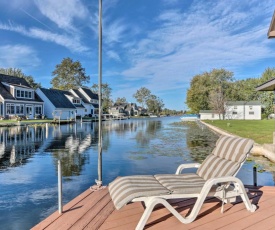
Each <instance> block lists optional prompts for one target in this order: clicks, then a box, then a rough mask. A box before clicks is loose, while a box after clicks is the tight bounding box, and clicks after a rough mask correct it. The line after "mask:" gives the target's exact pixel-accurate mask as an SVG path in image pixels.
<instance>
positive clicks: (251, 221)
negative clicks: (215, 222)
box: [224, 202, 275, 230]
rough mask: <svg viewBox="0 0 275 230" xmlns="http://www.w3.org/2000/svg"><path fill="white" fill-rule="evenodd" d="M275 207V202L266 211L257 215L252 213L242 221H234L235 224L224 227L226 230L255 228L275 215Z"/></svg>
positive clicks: (261, 211)
mask: <svg viewBox="0 0 275 230" xmlns="http://www.w3.org/2000/svg"><path fill="white" fill-rule="evenodd" d="M270 205H271V204H270ZM274 205H275V202H273V203H272V205H271V206H270V207H266V208H265V209H262V210H259V211H258V212H257V213H255V212H254V213H251V215H247V216H245V217H243V218H242V219H239V220H237V221H234V222H233V223H229V224H228V225H226V226H225V227H224V230H227V229H236V228H239V229H245V228H248V227H250V226H253V227H254V225H255V224H257V223H258V222H259V221H261V220H264V219H266V218H267V217H271V216H274V215H275V209H274Z"/></svg>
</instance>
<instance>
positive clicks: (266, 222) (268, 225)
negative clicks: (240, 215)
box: [245, 213, 275, 230]
mask: <svg viewBox="0 0 275 230" xmlns="http://www.w3.org/2000/svg"><path fill="white" fill-rule="evenodd" d="M274 220H275V214H274V213H273V214H272V215H271V216H269V217H267V218H264V219H261V220H260V221H258V222H257V223H255V224H254V225H252V226H249V227H247V228H245V230H255V229H263V226H264V227H265V230H268V229H275V223H274V222H275V221H274Z"/></svg>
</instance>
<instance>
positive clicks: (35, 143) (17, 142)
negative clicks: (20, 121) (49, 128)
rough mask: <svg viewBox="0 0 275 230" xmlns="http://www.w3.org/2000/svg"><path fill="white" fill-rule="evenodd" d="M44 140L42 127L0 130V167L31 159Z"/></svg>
mask: <svg viewBox="0 0 275 230" xmlns="http://www.w3.org/2000/svg"><path fill="white" fill-rule="evenodd" d="M44 139H45V132H44V129H42V127H22V126H16V127H10V128H1V129H0V167H8V166H14V165H17V164H22V163H24V161H25V160H26V159H27V158H29V157H31V155H32V154H33V153H35V151H36V150H37V149H38V148H39V146H40V145H41V144H42V142H43V140H44Z"/></svg>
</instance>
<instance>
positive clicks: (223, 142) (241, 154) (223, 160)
mask: <svg viewBox="0 0 275 230" xmlns="http://www.w3.org/2000/svg"><path fill="white" fill-rule="evenodd" d="M253 144H254V141H253V140H251V139H247V138H240V137H231V136H225V135H222V136H221V137H220V138H219V139H218V140H217V142H216V147H215V148H214V149H213V151H212V153H211V154H210V155H209V156H208V157H207V158H206V159H205V160H204V161H203V162H202V164H201V166H200V168H199V169H198V170H197V174H198V175H199V176H200V177H202V178H203V179H204V180H208V179H210V178H215V177H222V176H235V175H236V174H237V173H238V171H239V169H240V168H241V166H242V164H243V163H244V162H245V160H246V158H247V156H248V154H249V152H250V150H251V149H252V147H253Z"/></svg>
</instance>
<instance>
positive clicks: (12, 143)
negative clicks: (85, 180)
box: [0, 123, 97, 168]
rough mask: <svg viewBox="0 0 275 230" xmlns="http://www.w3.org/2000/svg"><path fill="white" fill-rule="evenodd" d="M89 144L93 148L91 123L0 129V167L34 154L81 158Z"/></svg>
mask: <svg viewBox="0 0 275 230" xmlns="http://www.w3.org/2000/svg"><path fill="white" fill-rule="evenodd" d="M91 145H94V146H97V138H96V134H95V130H94V124H93V123H92V124H85V125H83V126H82V125H79V124H78V125H76V124H75V125H64V126H50V125H48V124H47V125H42V126H16V127H9V128H0V168H6V167H10V166H17V165H21V164H23V163H26V161H27V159H28V158H30V157H31V156H32V155H33V154H34V153H45V152H48V153H52V154H56V153H57V155H58V156H60V153H62V154H63V155H64V154H67V155H68V156H67V157H69V155H81V153H84V152H85V151H86V150H87V149H88V148H89V147H90V146H91ZM62 157H64V156H61V158H62ZM80 161H82V160H80ZM65 163H66V162H65ZM69 164H70V163H69Z"/></svg>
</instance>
